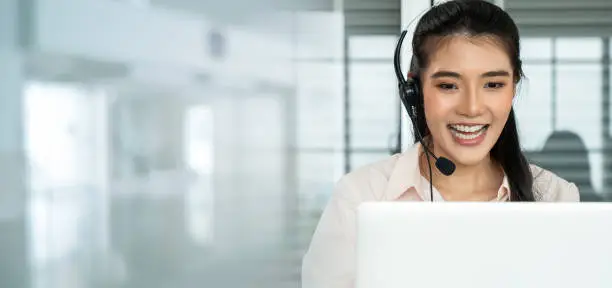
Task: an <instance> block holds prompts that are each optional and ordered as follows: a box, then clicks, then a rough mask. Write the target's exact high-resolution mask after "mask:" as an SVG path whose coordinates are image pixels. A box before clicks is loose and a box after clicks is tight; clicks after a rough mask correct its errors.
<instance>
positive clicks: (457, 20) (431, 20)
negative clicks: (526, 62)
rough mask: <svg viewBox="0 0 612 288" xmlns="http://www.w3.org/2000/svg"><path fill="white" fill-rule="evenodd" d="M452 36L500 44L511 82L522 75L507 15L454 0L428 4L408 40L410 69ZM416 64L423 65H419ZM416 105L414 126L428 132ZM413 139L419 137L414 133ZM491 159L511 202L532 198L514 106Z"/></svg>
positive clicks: (466, 0)
mask: <svg viewBox="0 0 612 288" xmlns="http://www.w3.org/2000/svg"><path fill="white" fill-rule="evenodd" d="M455 35H466V36H470V37H475V36H477V37H488V38H489V39H490V40H492V41H495V43H498V44H501V45H502V46H503V47H504V48H505V50H506V52H507V53H508V56H509V57H510V61H511V64H512V66H513V69H514V71H513V74H514V79H515V84H518V82H519V80H520V79H521V78H522V77H523V76H524V75H523V70H522V64H521V59H520V43H519V32H518V28H517V27H516V24H515V23H514V21H513V20H512V18H510V16H509V15H508V14H507V13H506V12H505V11H504V10H503V9H501V8H500V7H498V6H496V5H494V4H491V3H489V2H486V1H479V0H455V1H449V2H445V3H443V4H440V5H437V6H434V7H432V8H431V9H430V10H429V11H427V12H426V13H425V14H424V15H423V17H422V18H421V19H420V20H419V23H418V24H417V26H416V28H415V32H414V37H413V40H412V49H413V51H414V55H413V58H412V61H411V64H410V71H411V72H412V73H414V74H416V75H420V72H421V71H422V69H424V68H426V65H428V63H429V57H430V55H431V53H432V51H435V48H436V47H437V46H438V45H441V44H442V42H443V41H445V40H448V39H449V38H450V37H452V36H455ZM420 64H424V65H423V66H421V65H420ZM418 103H419V105H417V123H416V125H417V129H418V130H419V131H421V133H422V134H424V135H423V136H425V135H429V134H430V132H429V128H428V127H427V122H426V120H425V116H424V115H425V110H424V109H425V108H424V107H423V99H419V101H418ZM414 136H415V137H414V138H415V139H419V138H418V136H417V135H416V131H415V135H414ZM490 155H491V157H492V158H493V160H494V161H496V162H497V163H499V164H500V165H501V167H502V168H503V169H504V172H505V173H506V175H507V177H508V182H509V184H510V199H511V201H535V197H534V193H533V176H532V174H531V169H530V167H529V163H528V162H527V159H526V158H525V155H523V152H522V151H521V145H520V143H519V137H518V131H517V126H516V120H515V116H514V109H511V110H510V115H509V117H508V120H507V122H506V125H505V126H504V129H503V131H502V132H501V135H500V136H499V139H497V142H496V143H495V145H494V146H493V148H492V149H491V152H490Z"/></svg>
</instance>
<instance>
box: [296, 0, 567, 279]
mask: <svg viewBox="0 0 612 288" xmlns="http://www.w3.org/2000/svg"><path fill="white" fill-rule="evenodd" d="M412 48H413V51H414V52H413V53H414V57H413V59H412V63H411V73H410V75H412V79H411V80H412V81H416V82H417V83H418V85H419V86H420V90H421V92H420V94H419V97H420V99H418V101H415V103H416V104H415V105H416V109H415V110H416V117H415V120H416V126H417V127H416V128H418V129H415V139H417V140H418V139H419V133H418V132H420V134H421V135H422V136H423V137H424V141H423V143H424V145H427V146H425V148H428V149H429V150H430V151H431V152H432V153H426V152H427V151H426V149H424V147H423V144H421V143H419V142H418V141H417V142H416V143H415V144H414V145H413V146H412V147H411V148H410V149H408V150H407V151H405V152H404V153H402V154H397V155H394V156H391V157H390V158H389V159H386V160H384V161H381V162H378V163H375V164H372V165H369V166H366V167H362V168H360V169H357V170H356V171H353V172H351V173H349V174H347V175H345V176H344V177H343V178H342V179H341V180H340V181H339V182H338V184H337V187H336V191H335V192H334V193H333V195H332V197H331V200H330V202H329V204H328V206H327V207H326V209H325V211H324V212H323V215H322V217H321V219H320V222H319V225H318V226H317V229H316V231H315V233H314V236H313V238H312V242H311V244H310V247H309V249H308V251H307V253H306V255H305V257H304V260H303V267H302V287H303V288H327V287H334V288H349V287H353V284H354V283H353V282H354V277H355V275H354V271H355V267H354V265H355V251H354V249H355V235H356V233H355V232H356V231H355V230H356V219H355V217H356V214H355V213H356V212H355V211H356V209H357V207H358V205H359V204H360V203H363V202H367V201H578V200H579V197H578V189H577V188H576V185H574V184H572V183H569V182H567V181H565V180H563V179H561V178H559V177H558V176H556V175H554V174H553V173H551V172H548V171H546V170H543V169H541V168H539V167H536V166H533V165H529V164H528V163H527V161H526V159H525V156H524V155H523V153H522V152H521V149H520V144H519V139H518V132H517V128H516V122H515V117H514V112H513V110H512V102H513V99H514V96H515V92H516V85H517V84H518V83H519V80H520V79H521V77H522V76H523V72H522V68H521V60H520V55H519V51H520V49H519V35H518V29H517V27H516V24H515V23H514V21H513V20H512V19H511V18H510V16H509V15H508V14H507V13H506V12H504V11H503V10H502V9H500V8H499V7H497V6H495V5H493V4H490V3H488V2H485V1H466V0H464V1H450V2H445V3H444V4H441V5H438V6H435V7H433V8H431V9H430V10H429V11H428V12H427V13H426V14H424V15H423V17H422V18H421V19H420V21H419V23H418V24H417V27H416V29H415V34H414V38H413V42H412ZM431 154H434V155H436V156H438V157H440V158H442V157H444V158H447V159H449V160H450V161H452V162H453V163H454V166H455V169H454V172H452V173H444V174H450V176H446V175H443V173H441V172H444V171H442V170H444V169H432V170H431V171H432V172H433V173H430V169H428V164H427V163H428V161H435V159H434V158H433V157H432V156H431ZM430 158H431V159H430ZM446 172H448V171H446ZM534 175H536V177H534ZM428 179H433V180H432V181H433V187H431V191H430V183H429V181H428ZM430 192H431V193H430ZM432 198H433V199H432Z"/></svg>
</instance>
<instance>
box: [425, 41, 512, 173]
mask: <svg viewBox="0 0 612 288" xmlns="http://www.w3.org/2000/svg"><path fill="white" fill-rule="evenodd" d="M428 64H429V65H428V66H427V69H426V70H425V71H423V73H422V74H421V77H422V78H421V79H422V82H421V83H422V86H423V88H422V89H423V97H424V108H425V118H426V121H427V126H428V127H429V130H430V132H431V135H432V137H433V143H434V151H435V152H436V153H437V154H438V156H442V155H443V156H445V157H447V158H449V159H451V160H453V162H455V163H456V164H458V165H475V164H478V163H480V162H481V161H482V160H483V159H485V158H486V157H488V155H489V152H490V150H491V148H493V145H494V144H495V142H496V141H497V139H498V138H499V135H500V134H501V132H502V130H503V128H504V125H505V124H506V120H507V119H508V115H509V113H510V109H511V108H512V99H513V98H514V92H515V85H514V79H513V76H512V75H513V69H512V65H511V64H510V59H509V57H508V54H507V53H506V51H505V50H504V49H503V47H502V46H501V45H499V44H497V43H496V42H495V41H492V40H491V39H490V38H484V37H467V36H455V37H453V38H451V39H447V40H445V41H444V42H442V43H441V44H440V45H439V46H438V47H437V50H436V51H435V52H434V53H433V54H432V55H431V56H430V58H429V63H428Z"/></svg>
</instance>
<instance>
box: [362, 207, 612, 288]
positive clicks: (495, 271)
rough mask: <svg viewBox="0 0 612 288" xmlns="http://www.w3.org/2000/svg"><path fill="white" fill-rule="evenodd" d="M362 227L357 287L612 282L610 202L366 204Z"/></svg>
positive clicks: (589, 287)
mask: <svg viewBox="0 0 612 288" xmlns="http://www.w3.org/2000/svg"><path fill="white" fill-rule="evenodd" d="M357 229H358V236H357V276H356V287H357V288H381V287H384V288H400V287H401V288H406V287H408V288H412V287H415V288H417V287H418V288H427V287H436V288H441V287H453V288H463V287H465V288H468V287H469V288H506V287H512V288H531V287H534V288H535V287H538V288H542V287H547V288H548V287H554V288H569V287H576V288H596V287H597V288H600V287H601V288H604V287H605V288H610V287H612V203H452V202H448V203H428V202H401V203H395V202H377V203H366V204H363V205H361V206H360V207H359V209H358V228H357Z"/></svg>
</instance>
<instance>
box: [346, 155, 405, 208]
mask: <svg viewBox="0 0 612 288" xmlns="http://www.w3.org/2000/svg"><path fill="white" fill-rule="evenodd" d="M401 157H402V154H395V155H391V156H387V157H385V158H384V159H381V160H378V161H376V162H373V163H370V164H366V165H363V166H360V167H358V168H356V169H354V170H352V171H351V172H349V173H347V174H345V175H344V176H342V177H341V178H340V180H339V181H338V183H337V189H336V193H337V194H339V195H337V196H340V197H342V198H345V199H351V200H353V201H357V202H363V201H368V200H379V199H382V198H383V195H382V194H383V192H384V190H385V188H386V187H387V184H388V182H389V179H390V178H391V175H392V174H393V171H394V170H395V167H396V165H397V163H398V161H399V159H400V158H401Z"/></svg>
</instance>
